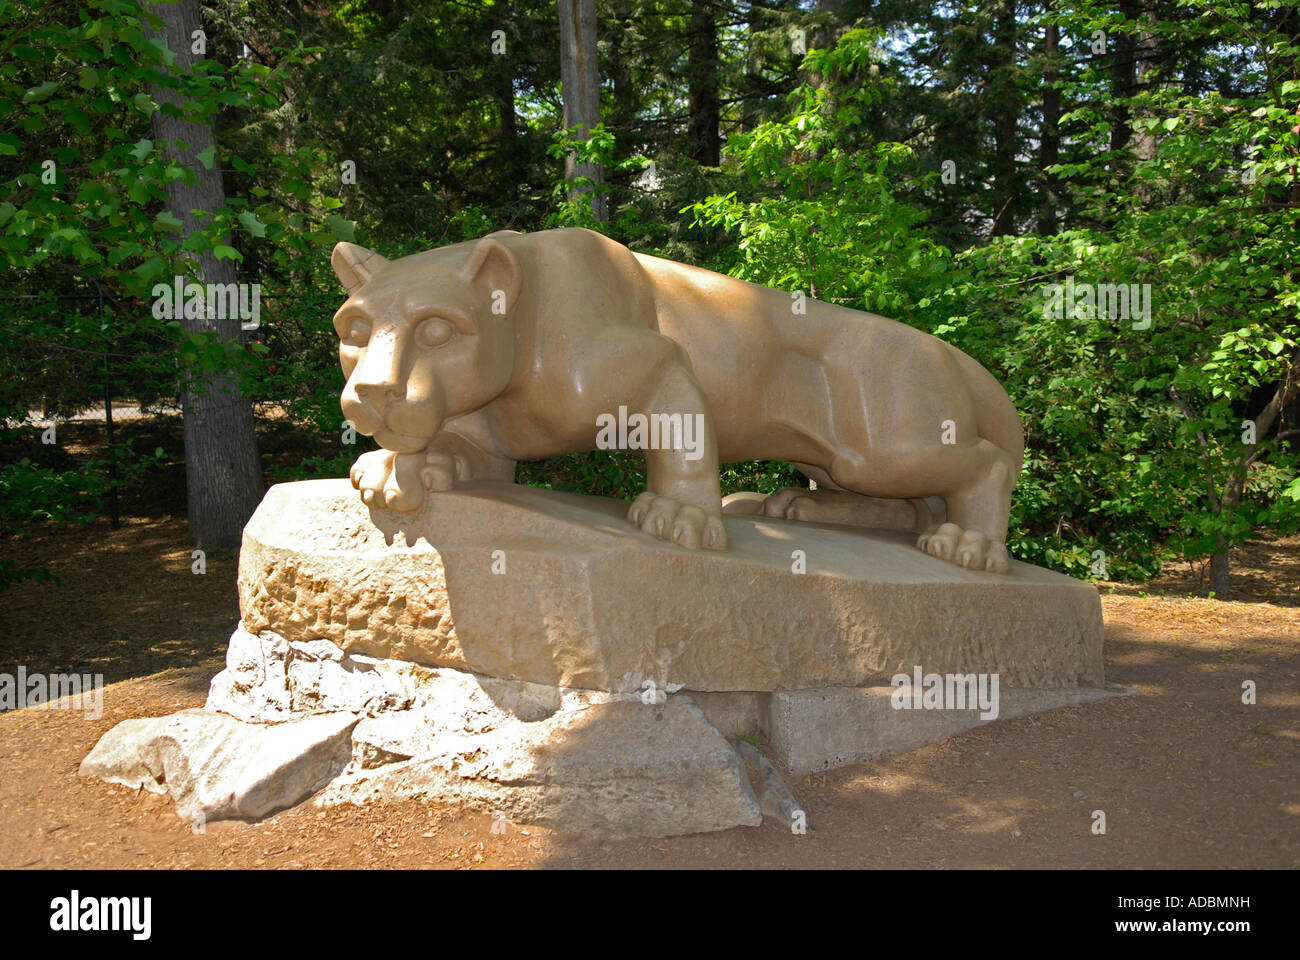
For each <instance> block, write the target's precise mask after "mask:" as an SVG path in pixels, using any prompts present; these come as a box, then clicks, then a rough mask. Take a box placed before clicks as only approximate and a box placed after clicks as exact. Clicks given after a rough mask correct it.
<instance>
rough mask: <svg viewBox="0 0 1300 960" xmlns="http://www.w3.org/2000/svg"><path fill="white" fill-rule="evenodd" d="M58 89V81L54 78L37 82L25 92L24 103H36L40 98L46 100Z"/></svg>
mask: <svg viewBox="0 0 1300 960" xmlns="http://www.w3.org/2000/svg"><path fill="white" fill-rule="evenodd" d="M57 89H59V85H58V84H57V83H55V82H54V81H53V80H46V81H45V82H44V83H40V84H37V85H36V86H34V87H32V88H31V89H30V90H28V91H27V92H26V93H24V94H23V103H36V102H37V101H38V100H44V99H45V98H46V97H48V96H49V95H50V94H52V93H53V92H54V91H55V90H57Z"/></svg>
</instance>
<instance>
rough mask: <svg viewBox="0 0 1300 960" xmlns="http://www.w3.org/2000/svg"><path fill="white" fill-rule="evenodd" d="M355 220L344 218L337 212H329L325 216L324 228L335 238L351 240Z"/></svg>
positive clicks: (352, 238)
mask: <svg viewBox="0 0 1300 960" xmlns="http://www.w3.org/2000/svg"><path fill="white" fill-rule="evenodd" d="M356 226H357V225H356V221H354V220H345V219H344V218H343V217H340V216H339V215H338V214H337V213H331V214H330V215H329V216H328V217H326V218H325V229H327V230H328V231H329V232H330V233H331V234H333V236H334V237H335V239H338V240H346V241H348V242H349V243H351V242H353V240H354V238H355V237H354V234H355V230H356Z"/></svg>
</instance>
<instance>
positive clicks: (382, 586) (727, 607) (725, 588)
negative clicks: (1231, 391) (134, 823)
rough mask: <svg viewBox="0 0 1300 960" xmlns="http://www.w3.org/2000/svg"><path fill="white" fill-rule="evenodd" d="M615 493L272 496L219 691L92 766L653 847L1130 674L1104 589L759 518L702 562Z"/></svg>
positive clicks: (259, 802)
mask: <svg viewBox="0 0 1300 960" xmlns="http://www.w3.org/2000/svg"><path fill="white" fill-rule="evenodd" d="M626 511H627V504H625V503H622V502H619V501H613V500H603V499H598V498H593V497H582V496H575V495H571V494H563V493H555V492H552V491H545V490H536V489H529V488H524V487H516V486H513V485H509V484H493V483H483V484H479V485H476V486H473V487H470V488H465V489H457V490H455V491H452V492H448V493H437V494H432V495H430V496H429V497H428V499H427V502H426V505H425V506H424V507H423V508H422V509H421V511H420V512H418V513H415V514H397V513H389V512H383V511H375V512H372V511H370V510H369V509H367V508H366V507H365V506H363V504H362V503H361V501H360V499H359V497H358V495H357V493H356V491H355V490H353V489H352V488H351V486H350V485H349V484H348V483H347V481H345V480H322V481H309V482H305V483H294V484H282V485H280V486H276V487H273V488H272V489H271V490H270V492H268V494H267V495H266V498H265V499H264V500H263V502H262V504H261V506H260V507H259V508H258V510H257V512H256V514H255V515H254V516H253V518H252V520H250V521H249V523H248V526H247V527H246V528H245V531H244V544H243V549H242V551H241V553H240V563H239V596H240V607H241V611H242V614H243V623H242V624H241V626H240V629H239V630H237V631H236V633H235V635H234V636H233V637H232V638H231V644H230V648H229V651H228V654H227V669H226V670H224V671H223V672H222V673H221V674H219V675H218V676H217V677H216V678H214V680H213V682H212V689H211V692H210V695H209V699H208V704H207V708H206V709H205V710H203V711H188V712H186V713H185V714H181V715H177V717H173V718H160V719H158V720H140V721H128V722H127V723H124V724H121V725H119V726H118V727H117V728H115V729H114V730H112V731H110V732H109V734H107V735H106V736H105V737H104V738H103V740H101V742H100V744H99V745H98V746H97V747H96V748H95V751H94V752H93V753H92V754H91V756H90V757H88V758H87V759H86V761H85V763H84V764H83V767H82V772H83V774H86V775H95V776H100V777H103V778H105V779H109V780H112V781H114V782H120V783H126V784H128V785H132V786H137V787H138V786H145V787H147V788H149V789H154V790H163V789H167V790H170V791H171V792H172V794H173V795H174V796H175V797H176V799H177V803H178V809H179V810H181V812H182V815H183V816H186V817H187V818H191V819H193V818H196V817H204V818H207V819H212V818H215V817H221V816H227V817H241V816H242V817H256V816H262V815H264V814H265V813H267V812H269V811H272V810H275V809H280V808H283V807H285V806H289V805H292V804H294V803H297V802H299V801H301V800H302V799H305V798H306V797H307V796H310V795H311V794H312V793H313V792H315V791H317V790H320V792H319V794H318V795H317V801H316V802H318V803H326V804H333V803H369V802H376V801H381V800H384V799H399V798H428V799H433V800H439V801H443V802H448V801H451V802H457V803H462V804H465V805H468V806H471V807H475V808H477V809H481V810H484V811H487V812H491V813H492V814H493V815H494V816H501V817H505V818H507V819H510V820H513V821H516V822H537V823H544V824H548V825H551V826H555V827H559V828H562V829H576V830H594V831H601V832H606V833H615V834H618V833H623V834H638V835H645V836H664V835H670V834H677V833H692V832H698V831H704V830H717V829H725V828H728V827H732V826H743V825H750V826H752V825H756V824H758V823H761V822H762V818H763V815H764V813H766V814H767V815H768V816H774V817H777V819H779V820H781V821H782V822H783V823H784V822H785V821H787V820H789V821H791V825H792V826H793V825H795V824H796V823H798V824H801V825H802V824H806V821H807V816H806V814H805V812H804V811H803V810H801V809H800V807H799V801H798V797H797V793H796V792H794V791H791V790H790V789H789V788H788V787H787V786H786V785H785V784H784V783H782V782H781V776H780V773H779V772H778V771H782V770H783V771H784V772H785V773H786V774H787V775H794V776H801V775H803V774H805V773H808V772H811V771H814V770H825V769H830V768H833V767H837V766H842V765H845V764H849V763H858V762H864V761H869V760H872V759H876V758H879V757H883V756H886V755H888V754H891V753H897V752H900V751H903V750H909V749H914V748H915V747H918V746H921V745H923V744H925V743H930V742H933V741H935V740H937V739H941V738H943V737H945V736H949V735H952V734H954V733H957V732H960V731H961V730H965V729H968V728H969V727H972V726H975V725H977V724H979V723H982V722H991V721H992V719H993V718H994V717H1008V716H1017V715H1021V714H1023V713H1027V712H1032V711H1041V710H1044V709H1048V708H1050V707H1053V706H1060V705H1064V704H1069V703H1081V702H1085V701H1087V700H1090V699H1095V698H1097V697H1101V696H1108V695H1112V694H1114V693H1117V692H1122V691H1119V690H1117V689H1111V688H1108V687H1106V686H1105V685H1104V683H1103V678H1102V649H1101V645H1102V620H1101V605H1100V601H1099V600H1098V597H1097V594H1096V591H1095V589H1094V588H1093V587H1091V586H1090V585H1088V584H1085V583H1080V582H1078V581H1074V580H1071V579H1070V578H1068V577H1064V576H1061V575H1059V574H1056V573H1052V572H1050V571H1047V570H1042V569H1040V568H1037V567H1033V566H1029V565H1027V564H1022V563H1017V562H1014V561H1013V562H1012V564H1011V570H1010V573H1009V574H1007V575H1005V576H999V575H995V574H990V573H982V572H981V573H976V572H972V571H967V570H963V569H961V568H959V567H956V566H953V565H952V564H948V563H945V562H943V561H940V560H937V559H935V558H933V557H930V556H927V555H926V554H924V553H922V552H921V551H919V550H917V549H916V548H915V547H914V546H913V545H912V539H913V538H912V537H909V536H903V535H898V534H891V533H879V532H872V531H866V530H861V529H856V528H850V527H834V526H821V525H812V524H806V523H800V522H796V521H788V520H777V519H768V518H762V517H751V516H728V517H726V520H725V522H726V526H727V534H728V537H729V541H730V542H729V546H728V549H727V550H725V551H721V552H715V551H689V550H684V549H682V548H679V547H675V546H671V545H667V544H664V543H662V542H661V541H658V540H655V539H653V538H651V537H649V536H647V535H644V534H642V533H641V532H640V531H638V530H636V529H635V528H633V527H632V526H631V525H629V524H628V523H627V521H626V520H625V514H626ZM917 668H919V669H920V670H921V671H922V672H923V674H926V675H939V676H944V675H957V676H959V677H966V678H969V679H970V681H971V682H972V683H974V682H975V681H976V678H982V680H981V682H983V680H988V679H990V678H992V679H993V680H994V681H995V682H996V684H997V686H996V688H995V689H996V691H997V702H996V704H995V706H994V709H992V710H983V711H981V710H980V709H977V708H971V707H970V706H969V705H967V704H965V703H962V704H961V705H960V708H958V707H954V705H953V704H948V703H941V704H939V706H940V709H899V703H898V701H897V698H895V697H894V693H895V689H896V688H895V687H894V686H892V685H891V682H892V680H893V678H894V677H895V676H896V675H899V674H902V675H906V676H908V677H911V676H912V675H913V673H914V670H915V669H917ZM972 689H973V688H972ZM916 704H917V705H918V706H920V705H921V700H920V699H919V698H918V699H917V700H916ZM925 706H927V707H929V706H933V704H930V703H929V702H928V701H927V703H926V704H925ZM306 721H311V723H306ZM205 731H207V732H206V733H205ZM739 738H745V739H755V740H757V742H759V743H761V744H762V747H763V750H762V753H759V752H757V751H755V750H754V749H753V748H752V747H751V746H749V745H748V744H744V745H740V744H738V739H739ZM259 744H260V745H261V746H260V747H259V746H258V745H259ZM223 745H224V746H223ZM227 747H229V749H226V748H227ZM738 751H739V752H738ZM764 754H765V755H766V756H764ZM742 757H743V759H742ZM767 758H771V760H773V761H775V766H774V765H773V764H772V763H770V762H768V759H767ZM322 785H324V789H323V790H321V787H322Z"/></svg>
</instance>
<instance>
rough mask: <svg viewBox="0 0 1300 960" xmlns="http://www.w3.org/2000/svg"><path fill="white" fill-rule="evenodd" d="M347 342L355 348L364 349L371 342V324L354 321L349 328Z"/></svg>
mask: <svg viewBox="0 0 1300 960" xmlns="http://www.w3.org/2000/svg"><path fill="white" fill-rule="evenodd" d="M347 342H348V343H350V344H352V345H353V346H354V347H364V346H365V345H366V344H367V343H369V342H370V324H369V323H367V322H366V321H365V320H353V321H352V323H351V324H350V325H349V326H348V340H347Z"/></svg>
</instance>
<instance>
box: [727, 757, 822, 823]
mask: <svg viewBox="0 0 1300 960" xmlns="http://www.w3.org/2000/svg"><path fill="white" fill-rule="evenodd" d="M734 746H735V748H736V752H737V753H738V754H740V759H741V760H743V761H744V762H745V766H746V767H747V768H748V770H749V775H750V782H751V783H752V784H753V786H754V792H755V793H757V794H758V805H759V808H760V809H761V810H762V811H763V813H764V814H765V815H766V816H769V817H773V818H774V819H775V820H776V821H777V823H780V824H782V825H784V826H787V827H791V828H793V827H795V825H796V824H798V825H799V826H801V827H802V828H803V830H805V831H808V830H812V829H813V825H812V821H811V820H809V819H808V811H807V810H805V809H804V807H803V804H802V803H800V802H799V799H798V798H797V797H796V796H795V795H794V791H793V790H791V789H790V787H789V785H788V784H786V782H785V780H783V779H782V778H781V774H780V773H778V772H777V769H776V767H774V766H772V761H770V760H768V759H767V757H765V756H763V753H762V751H760V750H759V749H758V747H756V746H754V745H753V744H752V743H747V742H746V741H744V740H737V741H736V742H735V744H734Z"/></svg>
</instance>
